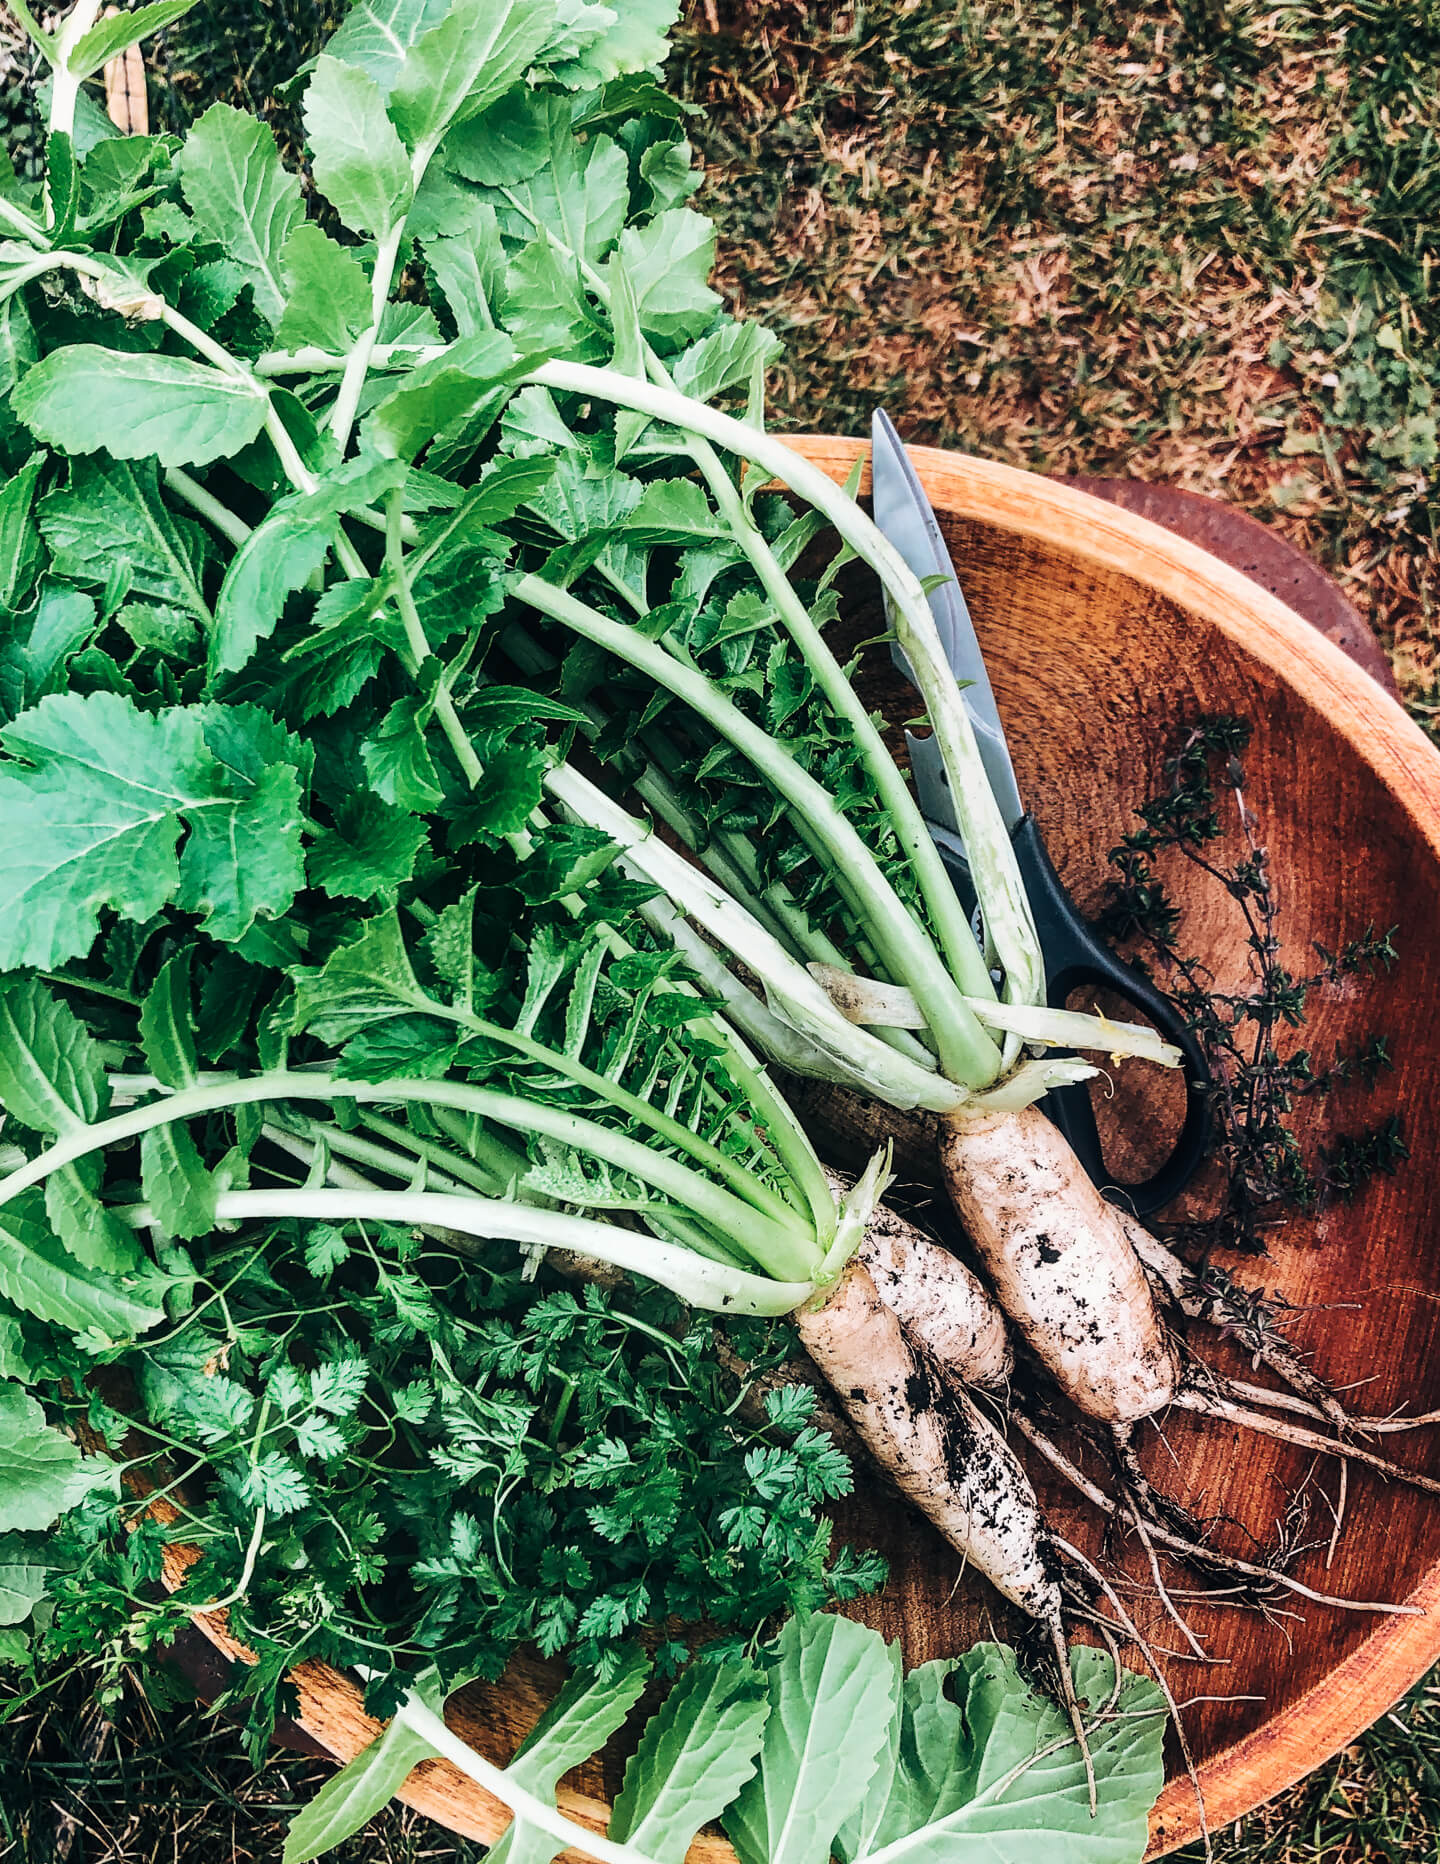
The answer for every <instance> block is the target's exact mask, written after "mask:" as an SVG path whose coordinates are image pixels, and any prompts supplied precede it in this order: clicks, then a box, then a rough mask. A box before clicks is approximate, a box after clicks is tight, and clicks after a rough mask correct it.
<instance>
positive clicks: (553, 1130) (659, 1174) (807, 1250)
mask: <svg viewBox="0 0 1440 1864" xmlns="http://www.w3.org/2000/svg"><path fill="white" fill-rule="evenodd" d="M110 1084H111V1088H112V1090H113V1091H116V1092H119V1093H129V1094H136V1093H145V1092H150V1093H165V1094H166V1098H164V1099H162V1100H155V1101H151V1102H149V1103H147V1104H146V1105H144V1106H138V1107H133V1108H132V1109H131V1110H130V1111H129V1112H126V1113H121V1114H117V1115H115V1116H114V1117H112V1118H110V1119H108V1120H100V1121H97V1122H96V1123H95V1124H93V1125H89V1126H83V1127H80V1128H77V1130H76V1131H74V1132H72V1133H67V1134H65V1135H64V1136H63V1137H62V1138H60V1139H59V1140H57V1141H56V1143H55V1144H54V1145H53V1146H51V1147H49V1148H48V1149H47V1150H46V1151H44V1152H42V1153H40V1154H39V1155H38V1156H37V1157H36V1158H33V1159H30V1160H27V1162H26V1163H25V1164H24V1165H22V1166H20V1167H18V1168H17V1169H16V1170H15V1171H13V1172H11V1173H10V1174H9V1175H8V1176H7V1177H6V1178H4V1179H0V1205H4V1204H7V1203H9V1202H10V1200H11V1199H12V1198H14V1197H16V1196H18V1195H19V1193H20V1192H21V1191H23V1190H26V1189H28V1188H29V1187H30V1186H31V1185H34V1184H40V1183H41V1182H43V1180H44V1179H45V1178H47V1177H48V1176H49V1175H50V1173H51V1172H53V1171H57V1170H59V1168H60V1167H61V1166H62V1165H70V1164H73V1163H74V1161H75V1160H76V1159H79V1158H85V1157H88V1156H89V1155H90V1154H92V1153H95V1152H100V1151H103V1150H105V1149H106V1148H107V1147H109V1146H112V1145H119V1144H121V1143H122V1142H123V1141H125V1140H128V1139H135V1138H138V1137H139V1136H140V1134H142V1133H146V1132H150V1131H152V1130H153V1129H154V1128H156V1127H158V1126H167V1125H171V1124H173V1123H174V1122H175V1121H178V1120H188V1119H193V1118H194V1117H195V1116H196V1115H198V1114H202V1113H218V1112H221V1111H223V1110H225V1109H227V1108H230V1107H238V1106H255V1105H259V1104H261V1103H263V1102H266V1101H275V1100H320V1101H327V1102H328V1101H337V1100H353V1101H355V1102H357V1103H358V1104H360V1105H365V1104H371V1105H387V1104H389V1105H393V1104H394V1103H396V1102H401V1103H407V1102H414V1103H417V1104H418V1105H420V1106H431V1107H451V1108H454V1109H455V1110H456V1111H457V1112H460V1113H476V1114H479V1115H480V1117H481V1118H482V1119H492V1120H494V1121H496V1122H497V1123H498V1124H499V1125H501V1126H506V1127H509V1128H511V1129H512V1130H513V1131H516V1132H535V1133H541V1134H543V1135H544V1136H545V1137H547V1138H551V1139H554V1140H556V1141H558V1142H559V1143H560V1144H563V1145H568V1146H573V1147H575V1148H576V1149H577V1150H579V1151H581V1152H583V1153H585V1154H587V1155H589V1156H590V1157H593V1158H598V1159H603V1160H604V1161H605V1162H606V1163H607V1164H610V1165H613V1166H615V1167H616V1168H617V1170H620V1171H627V1172H631V1173H632V1174H633V1175H634V1176H635V1177H636V1178H638V1179H639V1180H640V1182H641V1183H642V1184H650V1185H653V1186H654V1187H655V1189H656V1190H658V1191H660V1192H662V1193H663V1194H664V1195H665V1196H667V1197H673V1198H674V1199H675V1201H676V1202H677V1203H678V1204H680V1205H682V1206H683V1207H685V1208H686V1209H689V1210H692V1211H694V1212H695V1214H696V1215H697V1216H700V1217H702V1218H704V1220H705V1221H706V1222H708V1223H712V1224H714V1226H715V1227H716V1229H717V1230H719V1231H720V1232H721V1234H722V1235H726V1236H733V1237H734V1238H735V1241H736V1243H737V1245H738V1246H739V1247H741V1248H743V1249H744V1251H745V1253H746V1254H747V1255H749V1256H750V1257H751V1259H752V1260H753V1261H755V1262H757V1263H759V1264H760V1266H761V1267H762V1268H764V1269H765V1270H766V1272H767V1273H769V1274H773V1275H776V1276H781V1277H785V1278H787V1279H789V1278H797V1277H799V1276H806V1275H808V1274H809V1273H810V1272H811V1270H812V1269H813V1267H814V1259H815V1254H816V1245H815V1241H814V1238H813V1236H812V1235H810V1234H808V1233H806V1232H804V1231H803V1228H802V1226H801V1225H800V1222H799V1219H798V1218H797V1219H793V1220H792V1224H791V1225H788V1226H781V1225H780V1224H777V1223H776V1222H774V1221H773V1220H771V1219H769V1218H767V1217H765V1216H763V1215H762V1214H761V1213H760V1212H758V1211H756V1210H755V1209H754V1208H753V1207H752V1206H750V1205H748V1204H745V1203H743V1202H742V1201H741V1200H740V1199H739V1198H737V1197H735V1196H733V1195H732V1194H731V1193H730V1192H728V1191H725V1190H723V1189H722V1188H721V1187H720V1186H718V1185H713V1184H711V1183H710V1182H709V1181H708V1180H707V1179H706V1178H704V1177H702V1176H701V1175H700V1174H699V1173H698V1172H695V1171H692V1170H691V1169H690V1168H689V1167H688V1166H685V1165H682V1164H680V1163H679V1162H678V1161H677V1160H674V1159H669V1158H666V1157H665V1156H664V1155H663V1154H661V1153H656V1152H653V1151H651V1150H650V1148H649V1147H647V1146H644V1145H642V1144H640V1143H639V1142H638V1141H636V1140H634V1139H631V1138H629V1137H628V1136H627V1135H625V1134H623V1133H616V1132H613V1131H611V1130H610V1129H609V1128H608V1127H605V1126H601V1125H599V1124H598V1123H597V1122H596V1121H593V1120H586V1119H584V1118H582V1117H581V1116H580V1115H578V1114H573V1113H569V1112H566V1111H563V1110H561V1109H558V1108H554V1107H547V1106H546V1105H544V1103H543V1102H535V1101H529V1100H525V1099H523V1098H521V1097H518V1096H515V1095H510V1094H500V1093H496V1092H494V1091H493V1090H491V1089H489V1088H482V1087H475V1086H472V1085H471V1084H470V1083H468V1082H464V1081H444V1080H439V1081H421V1080H409V1079H403V1078H401V1079H396V1080H393V1081H379V1082H372V1081H342V1080H338V1079H336V1077H335V1076H333V1075H329V1074H324V1073H319V1072H316V1073H314V1074H310V1073H298V1072H289V1071H283V1070H276V1071H275V1072H273V1073H271V1074H265V1075H258V1076H253V1077H250V1078H246V1079H241V1078H239V1077H235V1076H232V1077H229V1078H226V1077H223V1076H222V1077H220V1078H218V1079H216V1078H212V1079H210V1080H202V1081H201V1083H200V1084H199V1085H198V1086H195V1087H190V1088H185V1089H183V1090H181V1091H180V1092H178V1093H174V1094H170V1093H169V1092H168V1090H166V1089H165V1087H164V1084H163V1083H161V1082H159V1081H157V1080H155V1078H154V1077H153V1076H149V1075H117V1076H112V1077H110Z"/></svg>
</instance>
